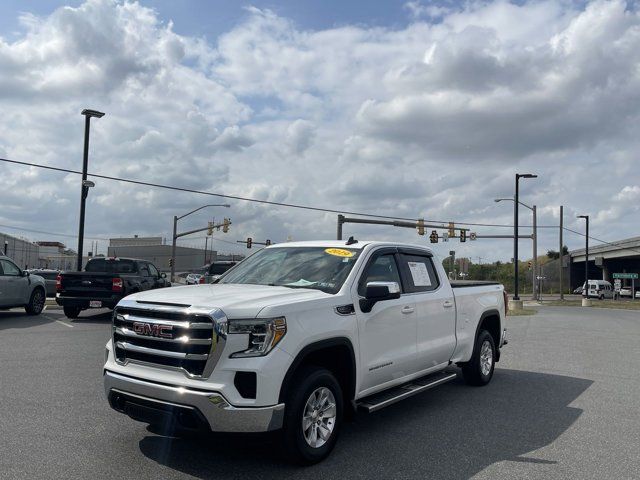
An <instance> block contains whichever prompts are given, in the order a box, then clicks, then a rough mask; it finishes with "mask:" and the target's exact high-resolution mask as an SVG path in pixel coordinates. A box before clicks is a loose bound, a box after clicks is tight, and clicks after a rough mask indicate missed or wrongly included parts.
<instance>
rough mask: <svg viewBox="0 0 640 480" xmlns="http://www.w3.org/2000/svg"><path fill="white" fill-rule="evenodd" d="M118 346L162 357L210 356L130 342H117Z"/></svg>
mask: <svg viewBox="0 0 640 480" xmlns="http://www.w3.org/2000/svg"><path fill="white" fill-rule="evenodd" d="M116 347H117V348H122V349H123V350H125V351H129V352H138V353H145V354H147V355H159V356H161V357H170V358H179V359H182V360H206V359H207V358H208V357H209V354H208V353H205V354H199V353H183V352H172V351H169V350H158V349H155V348H149V347H140V346H138V345H134V344H132V343H128V342H116Z"/></svg>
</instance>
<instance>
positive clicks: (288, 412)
mask: <svg viewBox="0 0 640 480" xmlns="http://www.w3.org/2000/svg"><path fill="white" fill-rule="evenodd" d="M292 385H294V387H292V389H291V391H290V393H289V395H288V396H287V402H286V408H285V419H284V428H283V432H282V435H283V443H284V447H285V453H286V455H287V457H288V458H289V460H291V461H293V462H295V463H300V464H305V465H311V464H314V463H318V462H320V461H321V460H323V459H324V458H326V457H327V456H328V455H329V454H330V453H331V450H333V447H334V446H335V444H336V441H337V438H338V432H339V429H340V426H341V423H342V414H343V398H342V389H341V388H340V384H339V383H338V381H337V380H336V378H335V377H334V375H333V374H332V373H331V372H330V371H329V370H326V369H324V368H319V367H308V368H304V369H303V370H302V371H300V373H299V374H298V375H296V378H295V380H294V381H293V382H292Z"/></svg>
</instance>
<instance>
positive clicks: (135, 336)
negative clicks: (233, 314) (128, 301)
mask: <svg viewBox="0 0 640 480" xmlns="http://www.w3.org/2000/svg"><path fill="white" fill-rule="evenodd" d="M214 326H215V325H214V319H213V318H212V317H211V316H210V315H207V314H204V313H193V312H189V311H188V310H187V309H176V310H172V309H166V308H162V309H158V310H155V309H147V308H132V307H117V308H116V310H115V311H114V314H113V348H114V353H115V358H116V361H117V362H118V363H121V364H126V363H128V362H135V363H143V364H148V365H153V366H160V367H164V368H172V369H178V370H182V371H183V372H185V373H186V374H187V375H188V376H190V377H200V378H204V377H207V376H208V375H209V374H210V373H211V370H212V369H213V366H215V362H216V361H217V359H218V358H219V356H220V353H221V350H222V348H223V347H224V338H222V337H220V336H218V335H217V334H216V329H215V328H214Z"/></svg>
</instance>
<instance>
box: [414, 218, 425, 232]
mask: <svg viewBox="0 0 640 480" xmlns="http://www.w3.org/2000/svg"><path fill="white" fill-rule="evenodd" d="M416 229H417V230H418V235H424V219H423V218H421V219H420V220H418V225H417V226H416Z"/></svg>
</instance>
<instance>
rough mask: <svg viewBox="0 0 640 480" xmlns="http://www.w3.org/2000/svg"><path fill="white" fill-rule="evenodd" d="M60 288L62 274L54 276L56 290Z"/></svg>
mask: <svg viewBox="0 0 640 480" xmlns="http://www.w3.org/2000/svg"><path fill="white" fill-rule="evenodd" d="M60 290H62V275H58V276H57V277H56V292H59V291H60Z"/></svg>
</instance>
